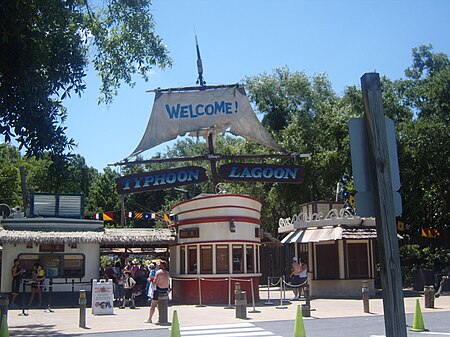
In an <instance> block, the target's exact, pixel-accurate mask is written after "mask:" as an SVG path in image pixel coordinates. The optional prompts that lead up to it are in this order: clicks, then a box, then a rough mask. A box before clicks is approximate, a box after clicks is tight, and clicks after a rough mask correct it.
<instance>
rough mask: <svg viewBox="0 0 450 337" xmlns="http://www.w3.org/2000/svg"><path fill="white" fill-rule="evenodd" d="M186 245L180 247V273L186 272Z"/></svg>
mask: <svg viewBox="0 0 450 337" xmlns="http://www.w3.org/2000/svg"><path fill="white" fill-rule="evenodd" d="M185 259H186V246H181V247H180V274H186V260H185Z"/></svg>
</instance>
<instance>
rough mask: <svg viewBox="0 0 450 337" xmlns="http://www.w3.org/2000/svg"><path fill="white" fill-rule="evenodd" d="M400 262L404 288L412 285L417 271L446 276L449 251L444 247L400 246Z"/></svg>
mask: <svg viewBox="0 0 450 337" xmlns="http://www.w3.org/2000/svg"><path fill="white" fill-rule="evenodd" d="M400 259H401V261H402V278H403V284H404V285H405V286H411V285H412V284H413V277H414V274H415V273H416V272H417V271H418V270H422V269H424V270H431V271H433V272H434V273H443V274H446V273H448V271H449V264H450V249H449V248H444V247H433V246H426V247H421V246H420V245H419V244H406V245H402V246H400Z"/></svg>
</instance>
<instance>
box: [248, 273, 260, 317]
mask: <svg viewBox="0 0 450 337" xmlns="http://www.w3.org/2000/svg"><path fill="white" fill-rule="evenodd" d="M250 289H251V292H252V304H253V310H250V311H249V312H251V313H259V312H261V311H259V310H256V308H255V293H254V292H253V279H250Z"/></svg>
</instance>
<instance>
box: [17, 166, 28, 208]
mask: <svg viewBox="0 0 450 337" xmlns="http://www.w3.org/2000/svg"><path fill="white" fill-rule="evenodd" d="M19 169H20V184H21V185H22V200H23V214H24V216H25V217H26V216H27V208H28V201H27V194H28V193H27V173H26V172H25V166H20V167H19Z"/></svg>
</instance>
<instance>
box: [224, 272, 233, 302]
mask: <svg viewBox="0 0 450 337" xmlns="http://www.w3.org/2000/svg"><path fill="white" fill-rule="evenodd" d="M225 309H234V307H233V306H232V305H231V277H229V278H228V307H225Z"/></svg>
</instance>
